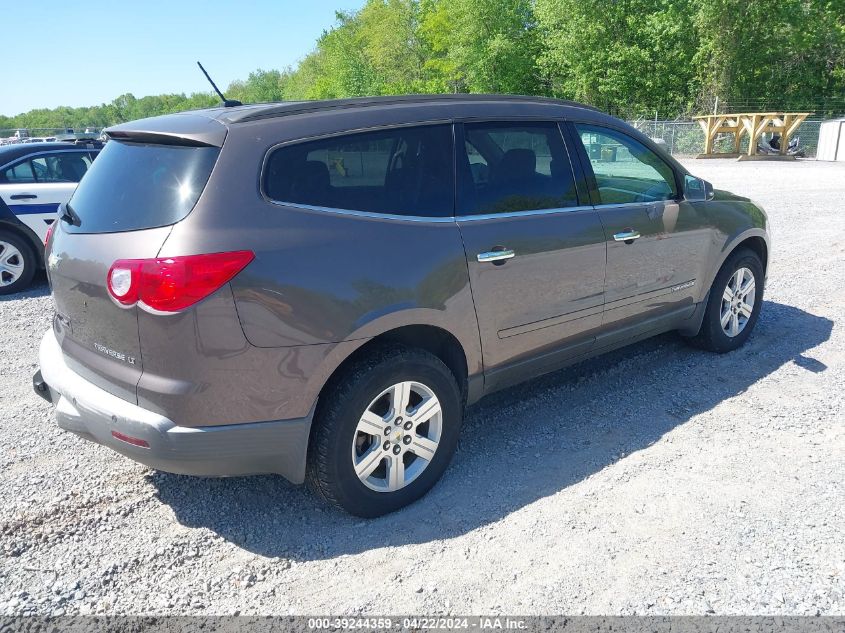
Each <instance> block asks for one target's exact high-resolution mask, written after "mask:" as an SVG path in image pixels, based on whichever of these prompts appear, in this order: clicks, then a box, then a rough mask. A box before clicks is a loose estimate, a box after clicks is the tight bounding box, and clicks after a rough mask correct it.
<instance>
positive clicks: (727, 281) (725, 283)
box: [687, 248, 765, 354]
mask: <svg viewBox="0 0 845 633" xmlns="http://www.w3.org/2000/svg"><path fill="white" fill-rule="evenodd" d="M739 271H744V278H743V280H742V281H743V287H745V284H747V283H748V276H749V273H750V274H751V276H753V279H754V286H753V290H752V291H749V292H747V293H746V294H745V295H744V299H745V300H744V301H739V297H737V296H736V293H733V292H732V288H733V287H734V286H735V285H736V282H737V280H738V279H739ZM764 279H765V278H764V275H763V263H762V262H761V261H760V257H759V256H758V255H757V253H755V252H754V251H751V250H748V249H746V248H741V249H738V250H737V251H735V252H734V253H732V254H731V255H730V256H728V259H727V260H726V261H725V263H724V264H723V265H722V268H721V269H720V270H719V274H717V275H716V279H715V280H713V285H712V286H711V287H710V293H709V295H708V298H707V307H706V309H705V312H704V320H703V321H702V323H701V329H700V330H699V332H698V334H696V335H695V336H693V337H691V338H688V339H687V341H688V342H689V343H690V344H691V345H693V346H695V347H698V348H700V349H704V350H707V351H710V352H716V353H717V354H724V353H726V352H732V351H733V350H735V349H738V348H740V347H742V345H744V344H745V341H747V340H748V337H749V336H751V332H752V330H753V329H754V326H755V325H756V324H757V319H758V318H759V316H760V309H761V308H762V305H763V289H764V288H763V286H764ZM752 292H753V295H754V296H753V300H751V293H752ZM729 294H732V295H733V296H734V297H735V299H732V300H731V302H730V303H728V296H729ZM726 306H727V308H728V312H729V313H730V314H728V323H727V325H725V326H723V324H722V321H723V318H724V317H725V316H726V309H725V308H726ZM747 306H751V314H750V315H747ZM744 307H746V310H745V311H743V308H744ZM735 309H736V310H735ZM743 317H744V318H745V320H744V321H743ZM732 331H734V332H736V333H734V334H732V333H731V332H732Z"/></svg>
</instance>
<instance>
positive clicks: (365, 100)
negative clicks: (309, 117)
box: [227, 94, 599, 123]
mask: <svg viewBox="0 0 845 633" xmlns="http://www.w3.org/2000/svg"><path fill="white" fill-rule="evenodd" d="M431 101H517V102H523V103H531V102H534V103H548V104H553V105H561V106H568V107H572V108H583V109H585V110H593V111H596V112H598V111H599V110H598V108H595V107H593V106H589V105H585V104H583V103H578V102H577V101H567V100H564V99H554V98H551V97H534V96H527V95H497V94H424V95H398V96H378V97H354V98H350V99H326V100H313V101H293V102H291V101H288V102H284V101H282V102H278V103H267V104H255V105H249V106H247V108H248V109H244V110H240V112H238V111H237V110H234V111H232V112H231V114H230V115H229V116H228V117H227V118H228V119H229V120H230V121H232V122H238V123H240V122H246V121H256V120H259V119H268V118H274V117H279V116H286V115H292V114H301V113H304V112H314V111H318V110H332V109H344V108H366V107H374V106H380V105H394V104H402V103H426V102H431ZM262 106H263V107H262ZM239 115H240V116H239Z"/></svg>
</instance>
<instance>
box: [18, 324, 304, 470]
mask: <svg viewBox="0 0 845 633" xmlns="http://www.w3.org/2000/svg"><path fill="white" fill-rule="evenodd" d="M39 362H40V366H41V368H40V371H39V372H38V373H37V374H36V375H35V376H34V377H33V388H34V389H35V392H36V393H37V394H38V395H39V396H41V397H44V398H46V399H48V400H50V402H52V403H53V406H54V407H55V411H56V422H57V423H58V425H59V427H61V428H63V429H65V430H67V431H71V432H72V433H76V434H77V435H79V436H80V437H83V438H85V439H87V440H91V441H93V442H97V443H98V444H102V445H103V446H107V447H109V448H111V449H113V450H115V451H117V452H118V453H121V454H123V455H125V456H127V457H129V458H130V459H133V460H135V461H137V462H140V463H142V464H145V465H147V466H150V467H151V468H156V469H158V470H163V471H167V472H171V473H178V474H184V475H202V476H214V477H227V476H238V475H253V474H268V473H274V474H279V475H282V476H284V477H285V478H287V479H288V480H290V481H292V482H293V483H302V482H303V481H304V479H305V458H306V453H307V448H308V436H309V433H310V430H311V420H312V418H313V411H312V412H311V413H310V414H309V415H308V416H307V417H305V418H297V419H292V420H276V421H270V422H254V423H247V424H228V425H222V426H204V427H194V428H189V427H183V426H177V425H176V424H174V423H173V421H171V420H169V419H168V418H166V417H164V416H162V415H159V414H158V413H154V412H152V411H149V410H147V409H144V408H142V407H139V406H138V405H136V404H133V403H131V402H127V401H126V400H123V399H121V398H118V397H117V396H115V395H112V394H110V393H108V392H107V391H104V390H103V389H101V388H100V387H97V386H96V385H94V384H92V383H90V382H88V381H87V380H85V379H84V378H82V377H81V376H80V375H79V374H77V373H76V372H74V371H73V370H72V369H71V368H70V367H68V365H67V364H66V362H65V358H64V355H63V354H62V349H61V347H60V346H59V342H58V341H57V340H56V337H55V335H54V334H53V331H52V330H49V331H48V332H47V333H46V334H45V335H44V338H43V339H42V341H41V349H40V352H39ZM120 437H123V438H124V439H118V438H120ZM128 439H131V440H132V443H130V442H129V441H127V440H128Z"/></svg>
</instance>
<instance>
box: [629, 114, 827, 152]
mask: <svg viewBox="0 0 845 633" xmlns="http://www.w3.org/2000/svg"><path fill="white" fill-rule="evenodd" d="M629 123H630V124H631V125H633V126H634V127H635V128H637V129H638V130H639V131H640V132H642V133H643V134H645V135H646V136H648V137H649V138H652V139H654V140H656V141H657V142H658V143H660V144H661V145H663V146H664V147H665V148H666V150H667V151H668V152H669V153H670V154H672V155H673V156H676V157H679V158H684V157H687V158H690V157H694V156H696V155H698V154H701V153H702V152H703V151H704V132H703V131H702V129H701V126H700V125H699V124H698V123H697V122H696V121H692V120H684V119H675V120H671V121H669V120H667V121H657V120H643V119H639V120H633V121H629ZM821 123H822V122H821V120H820V119H812V120H810V119H808V120H805V121H804V122H803V123H801V125H800V126H799V128H798V130H797V131H796V133H795V134H794V135H793V137H792V138H796V137H797V138H799V142H798V145H799V147H801V148H802V149H803V150H804V154H805V156H806V157H807V158H815V157H816V148H817V147H818V143H819V129H820V128H821ZM733 143H734V139H733V134H719V135H718V136H717V137H716V141H715V148H716V151H717V152H732V151H733ZM740 151H741V152H747V151H748V135H747V134H746V135H743V137H742V141H741V144H740Z"/></svg>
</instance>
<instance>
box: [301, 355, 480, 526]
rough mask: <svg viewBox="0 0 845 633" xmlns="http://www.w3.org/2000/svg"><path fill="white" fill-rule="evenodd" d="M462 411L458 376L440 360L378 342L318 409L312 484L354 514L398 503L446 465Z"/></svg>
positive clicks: (415, 495) (372, 513)
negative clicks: (385, 345)
mask: <svg viewBox="0 0 845 633" xmlns="http://www.w3.org/2000/svg"><path fill="white" fill-rule="evenodd" d="M462 413H463V412H462V406H461V397H460V390H459V389H458V385H457V382H456V381H455V377H454V376H453V375H452V373H451V371H450V370H449V368H448V367H446V365H444V364H443V362H442V361H441V360H440V359H438V358H437V357H436V356H434V355H432V354H429V353H428V352H426V351H424V350H417V349H411V348H407V347H400V346H395V347H393V346H391V347H387V348H383V349H380V350H378V351H376V352H374V353H373V354H371V355H369V356H367V357H366V358H364V359H362V360H360V361H358V362H356V363H355V364H353V365H352V366H351V367H350V368H349V369H348V370H347V371H346V372H345V373H344V375H343V376H342V377H341V379H340V380H339V381H337V382H336V383H335V385H334V388H332V387H330V393H329V394H328V395H327V396H326V400H325V401H324V402H323V403H321V405H320V407H319V408H318V415H317V419H315V425H316V426H315V429H314V434H313V436H312V440H311V445H310V450H309V460H308V462H309V463H308V483H309V485H310V486H311V488H312V489H313V490H314V491H315V492H317V493H318V494H319V495H320V496H322V497H324V498H325V499H327V500H328V501H329V502H331V503H333V504H335V505H337V506H339V507H340V508H342V509H344V510H346V511H347V512H350V513H351V514H355V515H358V516H362V517H376V516H380V515H383V514H387V513H388V512H393V511H394V510H398V509H399V508H401V507H403V506H406V505H408V504H410V503H412V502H413V501H416V500H417V499H419V498H420V497H421V496H423V495H424V494H425V493H426V492H428V490H429V489H430V488H431V487H432V486H433V485H434V484H435V483H436V482H437V480H438V479H440V477H441V475H442V474H443V472H444V471H445V470H446V467H447V466H448V465H449V462H450V461H451V459H452V455H453V454H454V451H455V446H456V445H457V441H458V435H459V431H460V426H461V417H462Z"/></svg>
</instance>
